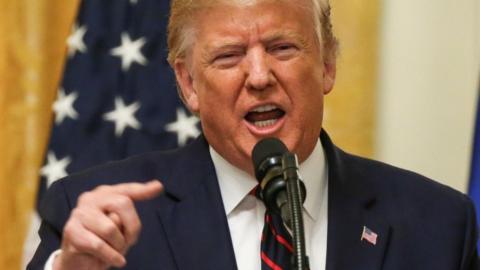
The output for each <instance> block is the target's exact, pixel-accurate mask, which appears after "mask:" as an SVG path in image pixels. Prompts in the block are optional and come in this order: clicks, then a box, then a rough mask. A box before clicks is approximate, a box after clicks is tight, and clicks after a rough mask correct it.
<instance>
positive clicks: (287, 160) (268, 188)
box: [252, 138, 310, 270]
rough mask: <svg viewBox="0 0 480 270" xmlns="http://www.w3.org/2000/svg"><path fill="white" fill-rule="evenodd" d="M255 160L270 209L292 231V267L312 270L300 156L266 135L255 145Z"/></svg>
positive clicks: (257, 174) (253, 156) (262, 192)
mask: <svg viewBox="0 0 480 270" xmlns="http://www.w3.org/2000/svg"><path fill="white" fill-rule="evenodd" d="M252 161H253V166H254V168H255V177H256V178H257V180H258V181H259V182H260V187H261V193H260V194H261V197H262V200H263V202H264V203H265V206H266V208H267V210H270V211H273V212H276V213H277V214H280V216H281V217H282V220H283V222H285V224H286V225H287V226H288V227H289V228H290V230H291V232H292V238H293V239H292V240H293V243H292V244H293V250H294V252H293V257H292V260H291V266H292V267H291V269H294V270H308V269H310V266H309V262H308V256H307V252H306V248H305V231H304V225H303V217H302V205H303V203H304V202H305V197H306V190H305V185H304V184H303V182H302V181H301V180H300V177H299V175H298V162H297V156H296V155H295V154H293V153H290V152H289V151H288V149H287V147H286V146H285V144H283V143H282V142H281V141H280V140H279V139H276V138H266V139H263V140H260V141H259V142H258V143H257V144H256V145H255V147H254V148H253V151H252Z"/></svg>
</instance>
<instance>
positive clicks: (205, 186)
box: [158, 138, 236, 270]
mask: <svg viewBox="0 0 480 270" xmlns="http://www.w3.org/2000/svg"><path fill="white" fill-rule="evenodd" d="M182 156H183V157H185V159H186V160H184V161H183V162H178V164H181V165H182V166H183V168H180V166H179V168H172V170H174V171H177V172H178V173H175V175H174V177H175V181H174V182H173V181H169V182H173V183H174V184H170V185H166V192H167V195H166V196H163V199H162V201H161V202H159V204H158V205H159V207H158V215H159V217H160V220H161V223H162V225H163V228H164V231H165V235H166V238H167V239H168V243H169V246H170V248H171V250H172V253H173V257H174V260H175V262H176V265H177V268H178V269H179V270H187V269H198V270H211V269H225V270H228V269H236V262H235V255H234V251H233V246H232V242H231V238H230V232H229V229H228V223H227V218H226V215H225V210H224V207H223V202H222V198H221V195H220V190H219V186H218V181H217V179H216V176H215V170H214V167H213V163H212V161H211V159H210V154H209V152H208V145H207V143H206V141H205V139H204V138H200V139H199V140H197V141H195V142H194V143H193V145H192V146H191V147H189V150H188V151H187V153H186V154H185V155H182ZM185 164H188V166H189V167H188V169H186V168H184V166H185ZM172 177H173V176H172Z"/></svg>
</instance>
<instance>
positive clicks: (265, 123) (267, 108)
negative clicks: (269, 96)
mask: <svg viewBox="0 0 480 270" xmlns="http://www.w3.org/2000/svg"><path fill="white" fill-rule="evenodd" d="M284 115H285V111H283V110H282V109H280V108H279V107H277V106H275V105H263V106H259V107H256V108H254V109H253V110H251V111H249V112H248V113H247V115H245V120H247V121H248V122H249V123H251V124H253V125H255V126H256V127H259V128H264V127H269V126H273V125H275V123H277V121H279V120H280V119H281V118H282V117H283V116H284Z"/></svg>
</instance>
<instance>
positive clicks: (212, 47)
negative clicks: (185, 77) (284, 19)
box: [201, 30, 308, 59]
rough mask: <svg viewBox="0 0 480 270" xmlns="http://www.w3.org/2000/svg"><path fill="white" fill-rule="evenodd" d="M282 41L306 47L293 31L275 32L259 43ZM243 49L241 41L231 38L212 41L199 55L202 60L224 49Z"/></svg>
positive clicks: (298, 35)
mask: <svg viewBox="0 0 480 270" xmlns="http://www.w3.org/2000/svg"><path fill="white" fill-rule="evenodd" d="M282 39H289V40H295V41H298V42H299V43H300V45H302V46H304V47H307V44H308V42H307V40H306V39H305V38H304V37H303V36H302V35H300V34H298V33H295V32H294V31H289V30H277V31H274V32H271V33H268V34H266V35H265V37H262V38H261V42H262V43H263V44H269V43H272V42H275V41H278V40H282ZM241 47H243V42H242V41H241V39H235V38H231V39H229V40H226V41H224V40H222V41H212V42H211V43H210V44H208V46H207V47H205V48H204V49H203V51H202V53H201V55H202V58H204V59H207V58H209V57H210V56H211V54H215V53H216V52H218V51H221V50H225V49H238V48H241Z"/></svg>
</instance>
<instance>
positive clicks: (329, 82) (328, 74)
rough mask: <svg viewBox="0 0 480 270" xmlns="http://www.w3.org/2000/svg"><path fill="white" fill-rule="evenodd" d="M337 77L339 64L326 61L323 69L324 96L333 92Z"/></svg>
mask: <svg viewBox="0 0 480 270" xmlns="http://www.w3.org/2000/svg"><path fill="white" fill-rule="evenodd" d="M336 76H337V63H336V61H335V60H333V61H325V63H324V68H323V94H325V95H326V94H328V93H330V91H332V89H333V86H334V85H335V78H336Z"/></svg>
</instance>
